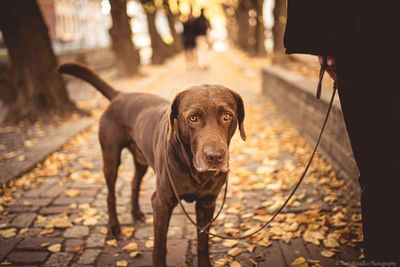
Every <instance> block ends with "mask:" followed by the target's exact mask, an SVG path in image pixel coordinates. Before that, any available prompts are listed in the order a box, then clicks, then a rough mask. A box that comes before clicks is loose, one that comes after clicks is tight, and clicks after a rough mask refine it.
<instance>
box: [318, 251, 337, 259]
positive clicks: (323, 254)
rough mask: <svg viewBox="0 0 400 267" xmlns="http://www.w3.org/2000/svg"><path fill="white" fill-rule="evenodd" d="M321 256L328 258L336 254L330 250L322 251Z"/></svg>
mask: <svg viewBox="0 0 400 267" xmlns="http://www.w3.org/2000/svg"><path fill="white" fill-rule="evenodd" d="M321 255H322V256H324V257H327V258H330V257H332V256H333V255H335V252H332V251H329V250H323V251H321Z"/></svg>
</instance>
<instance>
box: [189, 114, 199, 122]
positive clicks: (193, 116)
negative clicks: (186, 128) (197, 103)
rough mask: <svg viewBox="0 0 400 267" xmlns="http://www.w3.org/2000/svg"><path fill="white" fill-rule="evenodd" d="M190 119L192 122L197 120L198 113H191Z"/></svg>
mask: <svg viewBox="0 0 400 267" xmlns="http://www.w3.org/2000/svg"><path fill="white" fill-rule="evenodd" d="M189 120H190V121H191V122H196V121H197V115H190V117H189Z"/></svg>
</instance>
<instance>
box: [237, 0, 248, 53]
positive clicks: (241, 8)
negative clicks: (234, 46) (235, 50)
mask: <svg viewBox="0 0 400 267" xmlns="http://www.w3.org/2000/svg"><path fill="white" fill-rule="evenodd" d="M250 7H251V2H250V0H238V4H237V8H236V21H237V25H238V46H239V48H240V49H242V50H244V51H248V48H249V28H250V24H249V19H250V16H249V11H250Z"/></svg>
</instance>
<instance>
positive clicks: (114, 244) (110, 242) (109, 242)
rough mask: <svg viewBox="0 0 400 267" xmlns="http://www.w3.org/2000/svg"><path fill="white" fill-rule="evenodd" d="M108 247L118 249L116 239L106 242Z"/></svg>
mask: <svg viewBox="0 0 400 267" xmlns="http://www.w3.org/2000/svg"><path fill="white" fill-rule="evenodd" d="M106 243H107V245H109V246H114V247H118V241H117V240H115V239H110V240H107V241H106Z"/></svg>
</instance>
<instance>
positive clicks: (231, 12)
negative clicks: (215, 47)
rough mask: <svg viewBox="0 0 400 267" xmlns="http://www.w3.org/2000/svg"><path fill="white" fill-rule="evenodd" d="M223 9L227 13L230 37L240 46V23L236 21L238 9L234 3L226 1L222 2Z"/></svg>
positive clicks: (227, 28)
mask: <svg viewBox="0 0 400 267" xmlns="http://www.w3.org/2000/svg"><path fill="white" fill-rule="evenodd" d="M222 10H223V11H224V13H225V17H226V30H227V33H228V39H229V40H230V41H231V42H232V43H233V44H234V45H236V46H239V41H238V39H239V38H238V25H237V21H236V16H235V13H236V9H235V7H234V6H233V5H232V3H231V2H230V1H229V2H225V3H222Z"/></svg>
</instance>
